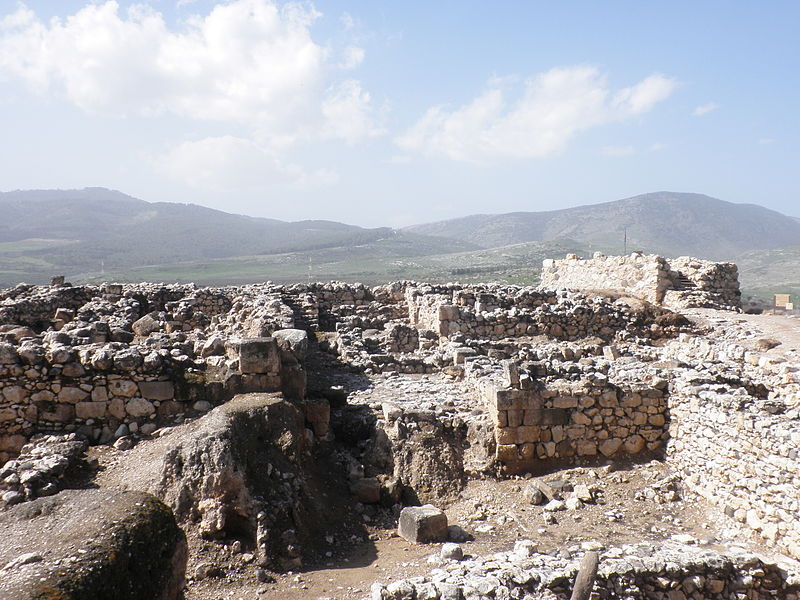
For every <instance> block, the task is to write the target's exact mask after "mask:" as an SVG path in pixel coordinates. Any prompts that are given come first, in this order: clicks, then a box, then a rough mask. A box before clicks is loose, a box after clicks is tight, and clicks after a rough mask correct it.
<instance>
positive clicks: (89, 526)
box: [0, 489, 187, 600]
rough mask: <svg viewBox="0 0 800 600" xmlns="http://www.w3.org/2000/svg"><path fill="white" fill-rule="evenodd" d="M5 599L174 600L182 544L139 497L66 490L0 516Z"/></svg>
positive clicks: (164, 518) (158, 507) (167, 514)
mask: <svg viewBox="0 0 800 600" xmlns="http://www.w3.org/2000/svg"><path fill="white" fill-rule="evenodd" d="M0 539H2V540H3V543H2V544H0V598H2V599H3V600H41V599H44V598H48V599H49V598H53V599H59V600H106V599H107V600H112V599H113V600H144V599H145V598H146V599H153V600H176V599H177V598H179V597H180V593H181V590H182V588H183V578H184V573H185V569H186V556H187V553H186V539H185V537H184V535H183V532H182V531H181V529H180V528H179V527H178V526H177V524H176V522H175V517H174V516H173V514H172V511H171V510H170V509H169V508H168V507H167V506H166V505H165V504H164V503H163V502H161V501H160V500H158V499H157V498H155V497H153V496H152V495H150V494H146V493H143V492H128V491H124V492H123V491H114V490H108V489H99V490H67V491H64V492H61V493H60V494H58V495H56V496H52V497H49V498H40V499H38V500H34V501H33V502H28V503H25V504H22V505H20V506H15V507H13V508H11V509H9V510H7V511H5V512H3V513H2V514H0Z"/></svg>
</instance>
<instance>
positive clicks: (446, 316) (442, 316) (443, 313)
mask: <svg viewBox="0 0 800 600" xmlns="http://www.w3.org/2000/svg"><path fill="white" fill-rule="evenodd" d="M438 316H439V320H440V321H458V319H459V311H458V307H457V306H453V305H451V304H443V305H442V306H440V307H439V315H438Z"/></svg>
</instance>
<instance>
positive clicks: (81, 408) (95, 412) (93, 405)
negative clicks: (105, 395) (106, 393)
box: [75, 402, 106, 419]
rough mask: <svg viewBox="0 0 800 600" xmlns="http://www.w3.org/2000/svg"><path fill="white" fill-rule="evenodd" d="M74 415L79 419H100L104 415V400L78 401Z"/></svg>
mask: <svg viewBox="0 0 800 600" xmlns="http://www.w3.org/2000/svg"><path fill="white" fill-rule="evenodd" d="M75 416H76V417H78V418H79V419H102V418H103V417H105V416H106V403H105V402H78V403H77V404H76V405H75Z"/></svg>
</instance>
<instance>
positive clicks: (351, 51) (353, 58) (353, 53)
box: [339, 46, 364, 69]
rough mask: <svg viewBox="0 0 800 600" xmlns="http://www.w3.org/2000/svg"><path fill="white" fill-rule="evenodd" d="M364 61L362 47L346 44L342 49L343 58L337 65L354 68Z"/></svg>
mask: <svg viewBox="0 0 800 600" xmlns="http://www.w3.org/2000/svg"><path fill="white" fill-rule="evenodd" d="M362 62H364V49H363V48H359V47H358V46H348V47H347V48H345V49H344V58H343V60H342V62H341V63H339V66H341V67H342V68H343V69H354V68H356V67H357V66H358V65H360V64H361V63H362Z"/></svg>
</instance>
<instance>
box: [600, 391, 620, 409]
mask: <svg viewBox="0 0 800 600" xmlns="http://www.w3.org/2000/svg"><path fill="white" fill-rule="evenodd" d="M618 404H619V401H618V400H617V392H616V391H615V390H608V391H606V392H603V394H602V395H601V396H600V406H602V407H603V408H612V407H614V406H617V405H618Z"/></svg>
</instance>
